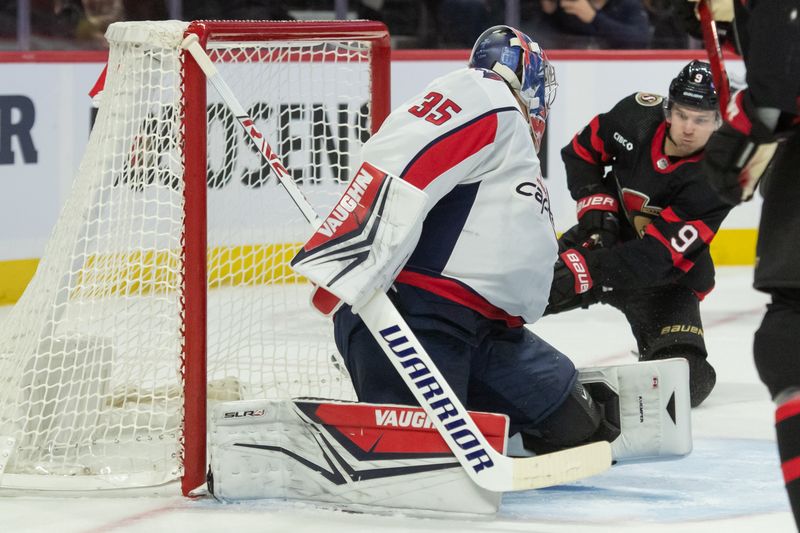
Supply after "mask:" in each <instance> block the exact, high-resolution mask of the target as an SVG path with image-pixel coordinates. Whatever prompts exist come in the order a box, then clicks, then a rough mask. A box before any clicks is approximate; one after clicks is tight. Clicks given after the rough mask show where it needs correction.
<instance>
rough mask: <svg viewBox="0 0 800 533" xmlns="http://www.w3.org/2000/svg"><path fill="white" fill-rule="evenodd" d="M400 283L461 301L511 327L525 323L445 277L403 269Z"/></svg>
mask: <svg viewBox="0 0 800 533" xmlns="http://www.w3.org/2000/svg"><path fill="white" fill-rule="evenodd" d="M396 281H397V282H398V283H405V284H406V285H411V286H413V287H418V288H420V289H425V290H426V291H428V292H432V293H433V294H436V295H438V296H441V297H442V298H446V299H448V300H450V301H453V302H456V303H459V304H461V305H463V306H464V307H468V308H470V309H472V310H473V311H475V312H477V313H480V314H481V315H483V316H485V317H486V318H488V319H490V320H502V321H504V322H505V323H506V325H507V326H508V327H510V328H520V327H522V326H523V325H524V324H525V321H524V320H522V317H518V316H513V315H510V314H508V313H506V312H505V311H503V310H502V309H500V308H499V307H496V306H494V305H492V304H490V303H489V302H488V301H486V299H485V298H483V297H482V296H479V295H477V294H475V293H474V292H472V291H470V290H469V289H467V288H466V287H464V286H463V285H461V284H460V283H458V282H456V281H454V280H451V279H445V278H436V277H433V276H428V275H425V274H420V273H419V272H410V271H408V270H402V271H401V272H400V274H399V275H398V276H397V279H396Z"/></svg>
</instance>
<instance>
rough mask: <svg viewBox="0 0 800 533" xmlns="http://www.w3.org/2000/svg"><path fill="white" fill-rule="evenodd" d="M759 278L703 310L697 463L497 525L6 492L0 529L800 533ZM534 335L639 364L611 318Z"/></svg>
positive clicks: (734, 272) (545, 503)
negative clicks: (708, 376) (764, 378)
mask: <svg viewBox="0 0 800 533" xmlns="http://www.w3.org/2000/svg"><path fill="white" fill-rule="evenodd" d="M751 279H752V269H750V268H737V267H726V268H720V269H719V272H718V278H717V289H716V290H715V291H714V292H713V293H712V294H711V295H710V296H708V298H706V300H705V302H703V304H702V312H703V321H704V325H705V334H706V342H707V344H708V349H709V353H710V360H711V362H712V363H713V365H714V366H715V367H716V369H717V375H718V382H717V387H716V389H715V390H714V392H713V393H712V394H711V396H710V397H709V398H708V400H706V402H705V403H704V404H703V405H702V406H701V407H699V408H697V409H695V410H694V411H693V412H692V422H693V431H694V438H695V447H694V451H693V452H692V454H691V455H690V456H689V457H687V458H686V459H683V460H680V461H672V462H662V463H650V464H644V465H628V466H621V467H614V468H612V469H611V470H610V471H608V472H607V473H605V474H602V475H600V476H596V477H594V478H590V479H588V480H585V481H583V482H580V483H576V484H574V485H570V486H563V487H555V488H551V489H545V490H539V491H529V492H522V493H509V494H506V495H505V496H504V498H503V504H502V506H501V508H500V511H499V513H498V514H497V516H495V517H494V518H491V519H486V518H480V519H475V518H472V517H460V516H456V517H453V516H439V517H430V516H428V517H424V518H420V517H414V516H413V515H412V514H411V513H402V514H399V513H398V514H389V515H386V514H381V515H377V514H375V515H373V514H369V513H362V514H354V513H349V512H343V511H337V510H334V509H324V508H319V507H317V506H313V505H310V504H299V503H287V502H255V503H254V502H248V503H243V504H227V505H226V504H220V503H218V502H216V501H214V500H212V499H200V500H189V499H185V498H183V497H181V496H180V495H179V494H180V491H179V488H178V486H177V484H171V485H167V486H164V487H159V488H156V489H149V490H136V491H130V492H126V491H117V492H114V493H113V494H108V493H99V494H94V495H87V494H80V495H69V496H67V495H61V496H54V495H52V494H44V493H37V494H24V493H10V494H9V493H5V494H0V531H2V532H15V533H16V532H39V531H59V532H84V533H88V532H106V531H115V532H136V531H141V532H152V531H170V532H174V533H177V532H183V531H192V532H204V531H208V532H220V531H227V532H231V533H233V532H240V531H241V532H250V531H268V532H273V531H274V532H291V533H305V532H325V533H343V532H354V531H370V532H373V531H375V532H401V531H402V532H405V531H413V532H414V533H427V532H431V533H433V532H435V533H450V532H486V531H488V532H498V531H500V532H506V531H508V532H512V531H527V532H537V533H548V532H569V533H572V532H604V531H608V532H614V533H625V532H634V531H636V532H648V533H649V532H667V531H670V532H671V531H680V532H681V533H684V532H685V533H691V532H701V533H710V532H726V533H728V532H731V533H739V532H742V533H743V532H762V533H780V532H790V531H795V526H794V521H793V519H792V516H791V513H790V512H789V505H788V502H787V499H786V495H785V493H784V490H783V483H782V479H781V473H780V468H779V461H778V456H777V450H776V448H775V436H774V427H773V420H774V406H773V405H772V403H771V402H770V399H769V395H768V393H767V391H766V389H765V388H764V386H763V385H761V383H760V382H759V380H758V377H757V374H756V370H755V366H754V364H753V359H752V351H751V349H752V337H753V332H754V331H755V330H756V328H757V327H758V325H759V323H760V320H761V316H762V313H763V310H764V304H765V303H766V302H767V298H766V297H765V295H763V294H760V293H758V292H756V291H754V290H753V289H751V288H750V286H751ZM2 312H3V311H2V310H1V309H0V313H2ZM534 329H535V331H536V332H537V333H538V334H539V335H541V336H542V337H544V338H545V339H546V340H548V341H549V342H550V343H552V344H554V345H555V346H557V347H558V348H559V349H561V350H562V351H563V352H565V353H567V354H568V355H570V356H571V357H572V358H573V360H574V361H575V362H576V364H577V365H578V366H593V365H605V364H617V363H628V362H632V361H633V356H632V355H631V350H633V349H634V348H635V344H634V342H633V338H632V336H631V335H630V331H629V329H628V326H627V324H626V323H625V321H624V319H623V318H622V316H621V314H619V313H618V312H616V311H615V310H614V309H612V308H609V307H607V306H595V307H593V308H592V309H590V310H587V311H574V312H572V313H568V314H565V315H561V316H555V317H548V318H546V319H544V320H542V321H541V322H540V323H538V324H536V325H535V327H534Z"/></svg>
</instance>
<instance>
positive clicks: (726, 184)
mask: <svg viewBox="0 0 800 533" xmlns="http://www.w3.org/2000/svg"><path fill="white" fill-rule="evenodd" d="M754 111H755V108H754V106H753V105H752V102H751V101H750V97H749V94H748V93H747V91H739V92H737V93H736V94H735V95H733V97H732V98H731V102H730V104H729V105H728V109H726V111H725V116H724V120H725V121H724V123H723V124H722V126H721V127H720V129H719V130H717V131H716V132H715V133H714V134H713V135H712V136H711V138H710V139H709V141H708V144H707V145H706V149H705V156H704V158H703V167H704V169H705V172H706V176H707V179H708V182H709V184H710V185H711V187H712V188H713V189H714V190H715V191H717V194H719V195H720V197H722V199H723V200H724V201H725V202H727V203H729V204H731V205H737V204H739V203H740V202H743V201H747V200H749V199H750V198H752V197H753V192H754V191H755V188H756V185H758V181H759V179H760V178H761V175H762V174H763V173H764V170H766V168H767V165H768V164H769V162H770V160H771V159H772V156H773V155H775V149H776V148H777V146H778V143H777V140H776V139H775V137H774V136H773V134H772V131H770V130H769V128H767V127H766V126H764V125H763V124H762V123H761V122H760V121H759V120H758V119H756V118H754Z"/></svg>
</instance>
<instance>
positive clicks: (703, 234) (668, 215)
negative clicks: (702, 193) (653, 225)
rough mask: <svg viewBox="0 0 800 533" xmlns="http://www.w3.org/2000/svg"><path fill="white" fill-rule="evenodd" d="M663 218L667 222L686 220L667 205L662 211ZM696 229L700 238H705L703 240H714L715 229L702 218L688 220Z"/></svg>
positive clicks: (706, 241) (708, 241) (705, 241)
mask: <svg viewBox="0 0 800 533" xmlns="http://www.w3.org/2000/svg"><path fill="white" fill-rule="evenodd" d="M660 214H661V218H663V219H664V220H666V221H667V222H673V223H674V222H686V221H685V220H683V219H682V218H681V217H679V216H678V215H677V214H676V213H675V211H674V210H673V209H672V208H671V207H667V208H666V209H664V210H663V211H661V213H660ZM687 223H688V224H690V225H691V226H693V227H694V229H696V230H697V233H698V234H699V235H700V238H701V239H703V242H704V243H706V244H708V243H710V242H711V241H712V240H714V231H713V230H712V229H711V228H709V227H708V226H707V225H706V223H705V222H703V221H702V220H692V221H691V222H687Z"/></svg>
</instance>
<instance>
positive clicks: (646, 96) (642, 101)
mask: <svg viewBox="0 0 800 533" xmlns="http://www.w3.org/2000/svg"><path fill="white" fill-rule="evenodd" d="M633 98H634V100H636V103H637V104H639V105H641V106H644V107H654V106H657V105H661V104H662V103H663V102H664V97H663V96H661V95H658V94H653V93H646V92H639V93H636V94H635V95H634V97H633Z"/></svg>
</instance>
